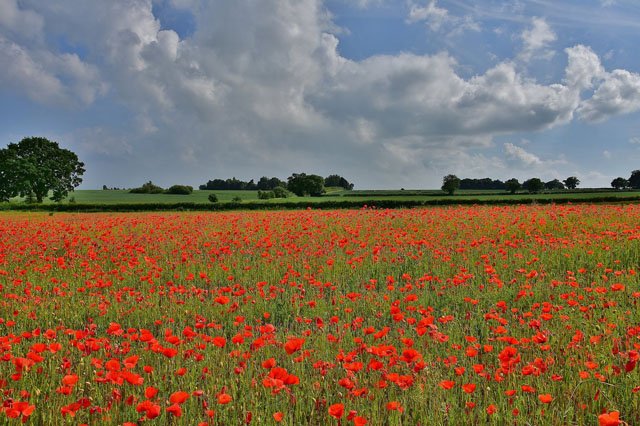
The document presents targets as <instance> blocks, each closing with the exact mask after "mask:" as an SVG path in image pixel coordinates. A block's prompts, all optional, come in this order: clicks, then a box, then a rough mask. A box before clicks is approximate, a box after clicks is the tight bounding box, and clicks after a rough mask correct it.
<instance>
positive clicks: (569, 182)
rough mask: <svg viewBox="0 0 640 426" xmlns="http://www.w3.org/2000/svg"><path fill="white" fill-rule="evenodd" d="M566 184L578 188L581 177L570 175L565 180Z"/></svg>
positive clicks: (568, 186) (571, 187)
mask: <svg viewBox="0 0 640 426" xmlns="http://www.w3.org/2000/svg"><path fill="white" fill-rule="evenodd" d="M563 182H564V185H565V186H566V187H567V188H569V189H576V188H577V187H578V185H580V179H578V178H577V177H575V176H569V177H568V178H566V179H565V180H563Z"/></svg>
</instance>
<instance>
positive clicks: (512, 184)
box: [504, 178, 522, 194]
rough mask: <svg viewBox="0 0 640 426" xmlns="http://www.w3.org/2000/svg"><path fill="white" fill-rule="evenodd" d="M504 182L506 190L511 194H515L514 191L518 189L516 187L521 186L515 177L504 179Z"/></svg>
mask: <svg viewBox="0 0 640 426" xmlns="http://www.w3.org/2000/svg"><path fill="white" fill-rule="evenodd" d="M504 184H505V186H506V188H507V191H509V192H510V193H511V194H515V193H516V191H518V189H520V188H521V187H522V185H521V184H520V181H518V179H516V178H511V179H509V180H508V181H506V182H505V183H504Z"/></svg>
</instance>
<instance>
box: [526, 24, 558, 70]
mask: <svg viewBox="0 0 640 426" xmlns="http://www.w3.org/2000/svg"><path fill="white" fill-rule="evenodd" d="M521 37H522V43H523V49H522V52H521V53H520V59H522V60H523V61H525V62H528V61H530V60H531V59H551V58H552V57H553V56H554V54H555V52H554V51H553V50H551V49H549V45H550V44H551V43H553V42H554V41H556V39H557V36H556V34H555V32H553V30H552V29H551V27H550V26H549V24H547V22H546V21H545V20H544V19H542V18H532V20H531V28H528V29H526V30H524V31H523V32H522V35H521Z"/></svg>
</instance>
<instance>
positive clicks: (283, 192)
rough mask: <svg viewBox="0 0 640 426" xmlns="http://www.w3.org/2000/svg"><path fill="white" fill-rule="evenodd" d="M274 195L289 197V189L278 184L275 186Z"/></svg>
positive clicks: (276, 196)
mask: <svg viewBox="0 0 640 426" xmlns="http://www.w3.org/2000/svg"><path fill="white" fill-rule="evenodd" d="M273 196H274V197H275V198H287V197H288V196H289V191H287V189H286V188H283V187H282V186H276V187H275V188H273Z"/></svg>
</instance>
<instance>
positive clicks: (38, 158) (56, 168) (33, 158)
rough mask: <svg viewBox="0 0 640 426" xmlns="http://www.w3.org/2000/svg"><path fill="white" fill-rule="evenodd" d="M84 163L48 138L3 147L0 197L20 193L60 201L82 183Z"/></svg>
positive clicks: (18, 194) (13, 195)
mask: <svg viewBox="0 0 640 426" xmlns="http://www.w3.org/2000/svg"><path fill="white" fill-rule="evenodd" d="M84 172H85V169H84V163H82V162H81V161H79V160H78V156H77V155H76V154H75V153H73V152H71V151H69V150H67V149H63V148H60V146H58V143H57V142H53V141H50V140H48V139H46V138H40V137H30V138H24V139H22V140H21V141H20V142H18V143H10V144H9V145H8V146H7V147H6V148H4V149H2V150H0V200H5V201H6V200H8V199H9V198H11V197H15V196H21V197H27V198H33V199H35V200H36V201H37V202H38V203H41V202H42V200H43V199H44V197H46V196H47V194H48V193H49V192H51V197H50V198H51V199H52V200H54V201H61V200H62V199H63V198H64V197H66V196H67V194H68V193H69V191H73V189H74V188H75V187H77V186H78V185H80V183H82V175H83V173H84Z"/></svg>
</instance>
